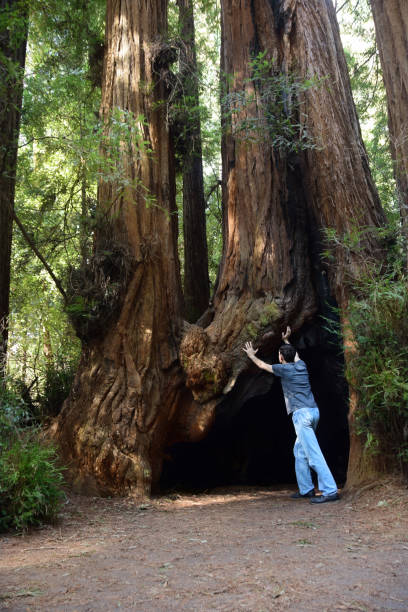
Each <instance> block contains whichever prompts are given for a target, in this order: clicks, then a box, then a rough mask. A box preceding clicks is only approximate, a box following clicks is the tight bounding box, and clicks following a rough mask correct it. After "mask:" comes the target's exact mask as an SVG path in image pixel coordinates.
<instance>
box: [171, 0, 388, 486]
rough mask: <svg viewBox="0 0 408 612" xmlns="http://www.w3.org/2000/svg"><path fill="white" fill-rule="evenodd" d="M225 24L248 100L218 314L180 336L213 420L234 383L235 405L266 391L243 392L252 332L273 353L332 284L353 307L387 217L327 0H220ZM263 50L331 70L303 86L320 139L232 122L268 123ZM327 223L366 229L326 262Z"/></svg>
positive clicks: (229, 202)
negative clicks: (252, 134)
mask: <svg viewBox="0 0 408 612" xmlns="http://www.w3.org/2000/svg"><path fill="white" fill-rule="evenodd" d="M222 24H223V32H224V38H223V65H224V68H225V71H226V73H227V74H228V75H230V76H229V78H227V79H226V81H227V83H228V93H229V94H230V93H231V92H234V91H235V92H240V96H241V98H242V92H243V91H246V92H247V94H248V96H247V99H251V96H252V99H253V103H252V104H250V105H248V106H247V107H246V108H244V109H243V110H242V114H241V116H239V115H238V118H237V115H236V114H235V115H233V121H232V123H231V125H230V130H229V132H228V131H227V134H226V136H225V138H224V146H223V152H224V154H223V173H224V176H223V179H224V183H225V190H224V196H225V201H224V205H225V214H226V224H225V243H224V251H223V256H222V262H221V271H220V277H219V283H218V288H217V292H216V295H215V298H214V318H213V321H212V323H211V324H210V325H209V326H208V327H207V328H206V329H205V330H203V329H199V328H197V327H193V328H192V329H191V330H190V331H189V333H188V334H187V335H186V336H185V337H184V339H183V342H182V345H181V355H182V363H183V365H184V367H185V369H186V373H187V385H188V386H189V388H190V389H191V390H192V393H193V396H194V398H195V400H196V401H197V402H199V403H201V404H202V405H203V406H207V407H208V412H207V414H208V424H209V425H210V424H211V417H212V414H213V410H214V406H215V405H216V404H217V403H219V402H220V400H221V399H222V397H223V395H224V396H225V394H227V393H229V392H230V391H231V390H232V389H233V388H234V387H235V389H234V401H235V402H236V403H237V402H238V403H239V402H240V401H244V399H245V400H247V399H248V397H249V396H250V395H251V394H254V395H256V394H257V393H258V394H259V390H257V388H256V385H252V387H251V391H250V392H248V385H247V377H248V373H247V372H245V370H248V362H247V361H246V359H245V358H244V356H243V353H242V351H241V348H242V345H243V343H244V341H245V340H248V339H252V340H256V342H257V344H258V346H260V348H261V354H262V353H263V354H264V355H268V354H270V353H271V351H272V349H274V348H275V349H276V348H277V346H278V345H279V343H280V331H281V330H282V328H283V327H284V326H285V325H286V324H287V323H289V324H291V325H292V327H293V329H294V330H299V329H300V328H301V327H302V325H303V323H304V322H305V321H308V320H310V319H311V318H312V317H313V315H315V313H316V312H317V311H318V310H321V309H322V303H323V302H324V301H325V300H327V298H328V296H329V295H330V293H331V294H332V295H334V296H335V298H336V300H337V303H338V305H339V306H340V307H341V309H342V311H343V312H346V310H347V302H348V297H349V291H350V283H351V284H352V280H353V279H357V278H358V277H359V275H360V274H361V271H362V267H363V266H364V261H367V260H370V261H371V260H372V259H376V258H378V256H379V254H380V247H379V244H378V242H377V239H376V237H375V236H374V235H373V234H372V233H370V231H369V230H367V228H370V227H378V226H380V225H382V224H383V223H384V221H385V219H384V215H383V212H382V210H381V207H380V203H379V199H378V196H377V193H376V190H375V187H374V184H373V181H372V179H371V176H370V172H369V168H368V162H367V156H366V152H365V149H364V145H363V143H362V140H361V135H360V129H359V124H358V119H357V115H356V111H355V107H354V103H353V99H352V95H351V88H350V83H349V77H348V73H347V67H346V62H345V59H344V55H343V51H342V47H341V42H340V36H339V30H338V26H337V22H336V18H335V13H334V9H333V5H332V2H331V1H330V0H326V1H325V0H307V1H306V0H285V1H281V2H280V1H275V2H273V3H270V2H267V1H266V0H257V1H255V2H250V1H249V0H248V1H245V2H238V1H237V0H224V2H223V3H222ZM259 53H264V54H265V55H264V56H263V57H264V58H266V59H270V60H273V64H272V65H273V70H271V78H273V73H274V71H275V70H276V71H280V72H283V73H286V74H287V75H288V80H289V78H290V75H291V73H296V74H298V75H300V76H301V77H303V78H305V79H306V78H310V77H314V76H317V77H321V78H323V79H324V82H323V84H321V85H320V86H313V87H310V88H307V89H306V90H305V91H303V93H301V94H299V96H300V99H299V104H300V106H299V109H298V121H299V122H300V123H301V128H300V130H303V131H307V132H308V134H309V136H310V137H311V138H312V141H313V142H314V145H315V146H314V147H310V146H309V147H306V148H305V150H303V151H300V152H299V153H298V154H297V155H296V156H295V155H293V154H290V155H288V154H285V153H283V152H282V151H281V152H278V151H277V150H273V149H272V147H271V146H268V143H267V141H263V142H261V143H256V142H255V143H251V142H248V141H247V142H242V141H240V140H239V139H238V138H236V137H234V136H233V133H234V121H237V120H238V121H243V120H244V121H247V123H250V121H252V122H253V121H254V120H259V121H263V122H264V124H265V125H266V126H267V117H266V115H265V109H264V108H262V101H261V91H260V87H261V86H262V85H261V86H260V85H259V82H258V81H257V79H256V78H253V75H252V74H251V70H250V66H249V63H250V61H251V60H252V59H253V58H254V57H255V56H257V54H259ZM288 104H290V100H289V101H288ZM326 229H331V230H335V231H336V233H337V235H338V236H340V238H341V237H342V236H343V235H344V234H346V233H347V232H354V233H355V231H356V230H357V231H358V230H361V235H359V237H358V239H357V243H356V248H355V249H354V250H353V249H352V248H351V249H346V248H343V247H342V246H341V245H340V246H339V247H338V248H337V249H336V250H335V254H334V255H335V262H334V264H333V265H330V266H328V265H326V264H325V263H324V262H323V261H322V250H323V244H324V232H325V230H326ZM263 392H264V391H263ZM240 396H242V397H241V399H240ZM243 398H244V399H243ZM351 422H353V417H351ZM352 436H353V439H355V434H354V433H353V434H352ZM357 442H358V441H357ZM357 446H358V444H357ZM360 451H361V449H358V450H356V449H355V448H354V446H353V453H354V454H353V456H352V458H351V462H350V469H349V477H350V481H353V479H354V474H356V473H357V472H359V469H357V466H359V465H360V460H361V452H360ZM359 473H360V472H359Z"/></svg>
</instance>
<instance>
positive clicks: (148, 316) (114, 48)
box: [55, 0, 181, 495]
mask: <svg viewBox="0 0 408 612" xmlns="http://www.w3.org/2000/svg"><path fill="white" fill-rule="evenodd" d="M165 34H166V1H165V0H156V1H155V2H153V3H150V4H149V5H147V4H146V3H144V2H142V1H139V0H138V1H135V2H132V3H126V2H123V1H122V0H108V3H107V23H106V53H105V65H104V82H103V91H102V106H101V114H102V117H103V118H104V121H105V125H106V132H107V133H106V138H109V117H110V114H111V112H112V110H113V109H115V108H118V109H122V110H124V111H128V112H130V113H131V114H132V116H133V117H134V118H136V121H137V122H138V127H139V130H140V131H141V133H142V136H143V139H144V140H145V141H147V142H148V143H149V145H150V147H151V149H152V153H149V152H148V151H146V150H143V149H142V150H140V148H138V147H137V144H136V143H135V141H134V140H133V141H131V142H130V144H129V143H128V142H126V143H125V142H124V143H123V145H122V149H121V160H122V162H123V165H124V168H125V178H126V179H128V181H129V182H131V183H132V184H133V185H134V186H133V187H131V186H126V187H125V188H124V189H122V188H120V186H118V185H116V184H113V183H107V182H102V183H101V184H100V186H99V195H98V200H99V210H100V213H101V217H102V218H104V220H105V221H104V222H105V224H106V225H105V227H101V228H100V229H99V231H98V235H97V239H96V250H97V249H98V247H99V246H100V245H102V246H103V244H104V241H106V240H109V241H111V243H112V244H114V245H115V244H116V245H121V248H122V249H123V252H124V253H125V254H127V255H125V257H127V258H128V264H127V265H128V268H129V272H128V281H127V283H126V286H125V287H124V288H123V291H122V295H121V301H120V307H119V311H118V315H117V316H116V317H114V318H113V320H107V321H106V324H105V328H104V330H103V332H102V334H101V335H100V336H99V337H96V338H93V339H89V340H88V341H87V342H86V343H85V345H84V348H83V353H82V358H81V363H80V366H79V370H78V373H77V376H76V380H75V383H74V386H73V389H72V392H71V395H70V397H69V398H68V400H67V401H66V403H65V405H64V407H63V410H62V413H61V415H60V417H59V419H58V422H57V424H56V431H55V435H56V438H57V439H58V441H59V443H60V446H61V449H62V452H63V455H64V457H65V459H66V460H69V461H70V462H71V464H72V466H73V474H74V480H75V482H76V484H77V486H78V487H79V488H82V489H83V490H88V491H89V490H91V491H92V490H94V491H105V492H121V493H123V492H126V491H130V490H132V491H133V492H134V493H135V494H137V495H146V494H148V493H149V491H150V486H151V482H152V480H154V479H155V478H157V475H158V474H159V473H160V465H161V448H162V446H163V439H164V438H165V436H166V435H167V429H168V423H169V420H170V419H171V414H170V413H171V410H172V408H173V407H174V406H175V405H176V404H177V403H178V394H179V390H180V383H181V376H180V369H179V366H178V354H177V349H178V343H179V336H180V329H181V317H180V314H181V287H180V281H179V265H178V258H177V251H176V242H177V221H176V220H177V217H176V214H175V197H174V172H173V162H172V150H171V147H170V141H169V134H168V130H167V127H166V121H165V111H164V105H163V100H164V99H165V85H164V82H162V80H161V78H160V71H161V68H162V67H163V65H164V63H165V58H163V56H162V45H161V43H160V40H163V37H164V36H165ZM141 116H143V117H144V119H145V122H143V121H141V120H140V119H139V118H140V117H141Z"/></svg>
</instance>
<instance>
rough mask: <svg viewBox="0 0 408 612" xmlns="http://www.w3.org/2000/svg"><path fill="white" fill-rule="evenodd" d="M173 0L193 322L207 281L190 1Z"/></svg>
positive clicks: (187, 293) (188, 306)
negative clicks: (182, 112) (177, 27)
mask: <svg viewBox="0 0 408 612" xmlns="http://www.w3.org/2000/svg"><path fill="white" fill-rule="evenodd" d="M177 4H178V7H179V23H180V37H181V48H180V75H181V79H182V84H183V85H182V87H183V91H182V100H183V104H184V105H185V124H184V125H183V131H184V134H183V141H184V151H183V155H182V165H183V233H184V302H185V317H186V319H187V321H190V322H191V323H193V322H195V321H197V319H198V318H199V317H200V316H201V315H202V314H203V312H204V311H205V310H206V308H207V307H208V303H209V300H210V281H209V277H208V252H207V234H206V219H205V198H204V179H203V161H202V146H201V123H200V111H199V105H200V100H199V93H198V70H197V57H196V49H195V27H194V13H193V3H192V2H191V0H177Z"/></svg>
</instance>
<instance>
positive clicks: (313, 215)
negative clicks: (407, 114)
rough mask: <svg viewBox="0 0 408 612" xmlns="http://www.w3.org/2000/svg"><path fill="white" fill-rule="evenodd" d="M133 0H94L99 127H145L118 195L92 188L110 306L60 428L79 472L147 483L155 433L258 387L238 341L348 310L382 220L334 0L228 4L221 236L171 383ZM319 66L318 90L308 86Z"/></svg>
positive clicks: (162, 140) (145, 65)
mask: <svg viewBox="0 0 408 612" xmlns="http://www.w3.org/2000/svg"><path fill="white" fill-rule="evenodd" d="M131 7H132V8H129V7H125V6H124V4H123V3H119V2H114V0H108V19H107V45H106V48H107V52H106V56H105V76H104V90H103V102H102V112H103V116H104V118H105V121H106V125H107V128H106V129H107V132H108V130H109V122H108V118H109V115H110V112H111V109H112V108H114V107H119V108H120V109H122V112H123V111H132V113H133V116H134V117H136V118H139V119H138V121H140V116H141V115H143V116H144V117H145V120H146V123H145V124H142V126H141V129H142V131H143V139H142V140H143V142H148V143H149V147H151V150H152V153H151V154H148V153H147V151H146V150H139V151H136V150H135V147H134V144H133V140H132V141H131V143H130V145H127V144H126V143H125V142H124V143H123V144H122V147H121V158H122V160H123V164H124V167H125V168H126V169H128V177H129V181H130V182H131V185H130V186H127V187H126V188H125V189H124V191H123V190H120V191H119V192H118V193H115V190H114V187H115V186H114V184H112V183H102V184H101V185H100V189H99V208H100V213H101V214H102V218H105V219H106V231H107V233H108V237H110V238H112V237H113V239H114V240H113V243H112V241H110V242H109V240H110V239H109V238H108V239H107V238H104V235H103V232H102V231H101V230H99V232H98V235H97V241H96V249H97V250H96V252H95V256H94V257H95V258H94V261H93V266H94V267H93V269H94V270H95V272H96V274H95V276H96V280H97V281H98V282H99V284H100V285H102V286H103V287H104V288H105V289H104V291H105V293H104V295H106V294H108V295H109V293H110V291H111V292H112V293H115V290H114V287H112V286H111V285H110V284H109V282H107V277H108V276H109V278H110V279H111V280H112V279H113V280H114V281H116V282H117V283H119V285H120V288H119V290H117V289H116V295H118V297H119V301H118V303H117V305H116V306H115V305H114V306H115V307H113V306H112V307H110V310H107V311H106V313H105V316H104V317H101V319H102V321H100V323H99V329H98V330H97V331H98V333H97V334H96V332H95V333H94V336H93V337H89V332H88V337H87V338H86V344H85V347H84V350H83V355H82V361H81V365H80V368H79V371H78V374H77V378H76V382H75V384H74V387H73V390H72V394H71V396H70V398H69V400H68V401H67V402H66V404H65V407H64V409H63V412H62V414H61V416H60V418H59V421H58V425H57V437H58V438H59V440H60V443H61V446H62V448H63V450H64V454H65V456H66V457H68V458H71V459H72V460H73V461H74V463H75V464H76V470H77V472H76V473H77V476H78V480H79V481H80V482H85V483H86V482H88V487H89V486H91V485H92V486H94V487H95V488H96V489H105V490H108V491H125V490H127V488H130V489H134V490H135V491H136V492H138V493H143V494H146V493H148V492H149V489H150V485H151V483H152V482H155V481H156V480H157V479H158V477H159V474H160V466H161V460H162V451H163V449H164V446H165V445H166V444H171V443H172V442H175V441H180V440H190V441H196V440H198V439H200V438H201V437H203V436H204V435H205V434H206V432H208V431H209V429H210V427H211V424H212V423H213V420H214V415H215V408H216V407H217V405H219V404H220V403H221V402H223V403H224V404H225V403H226V404H228V402H229V404H230V406H233V407H234V409H237V407H239V406H242V404H243V403H245V401H247V400H248V398H250V397H251V396H256V395H259V394H262V393H265V390H266V389H267V388H268V386H270V385H271V384H272V380H271V377H270V378H269V380H268V381H266V380H265V379H263V380H261V379H259V378H257V380H256V381H254V373H253V371H251V368H250V364H248V361H247V360H246V359H245V358H244V355H243V352H242V345H243V343H244V341H245V340H248V339H252V340H254V341H256V342H257V345H258V346H259V347H260V350H261V353H262V352H263V354H264V355H265V356H267V355H270V354H271V353H272V351H273V350H275V349H276V348H277V346H278V344H279V343H280V332H281V330H282V327H283V326H284V325H286V324H287V323H289V324H291V325H292V327H293V328H294V330H295V331H296V330H302V328H303V325H304V324H305V323H306V322H307V321H310V320H311V319H312V318H313V317H315V316H316V315H317V314H318V313H319V312H322V311H324V308H325V307H326V306H325V302H326V301H327V299H328V298H330V296H332V298H333V299H334V298H335V300H336V301H337V304H338V305H339V306H340V308H341V310H342V312H343V313H344V318H346V313H347V303H348V298H349V291H350V279H354V280H357V279H358V278H359V275H360V274H361V271H362V267H363V266H364V260H367V259H372V258H374V259H376V258H379V255H380V251H381V248H380V244H379V243H378V240H377V238H376V235H375V232H371V231H369V230H368V229H367V228H370V227H374V228H375V227H378V226H381V225H382V224H383V223H384V215H383V212H382V209H381V207H380V204H379V200H378V196H377V194H376V191H375V188H374V185H373V182H372V179H371V176H370V172H369V169H368V163H367V157H366V152H365V149H364V146H363V144H362V141H361V136H360V130H359V125H358V120H357V116H356V112H355V108H354V104H353V100H352V96H351V90H350V83H349V78H348V74H347V67H346V63H345V59H344V55H343V52H342V48H341V43H340V37H339V31H338V27H337V23H336V18H335V13H334V8H333V5H332V2H331V0H310V1H309V2H307V3H305V2H303V1H302V0H285V1H282V2H275V3H273V4H271V3H270V2H269V1H267V0H259V2H257V3H255V4H254V3H250V2H238V0H224V2H223V4H222V27H223V47H222V55H223V57H222V65H223V69H224V73H225V89H226V91H225V96H224V109H225V111H224V118H223V123H224V125H225V128H226V131H225V135H224V142H223V185H224V212H225V214H224V249H223V255H222V261H221V268H220V273H219V280H218V285H217V290H216V294H215V297H214V308H213V309H211V310H209V311H208V312H207V327H206V328H205V329H204V328H203V327H200V326H198V325H189V326H187V328H186V332H185V334H184V337H183V339H182V341H181V345H180V363H181V365H182V367H183V369H184V373H185V378H183V376H182V375H181V370H180V366H179V363H178V360H177V348H178V343H179V341H180V335H181V334H180V331H181V322H180V312H181V304H180V287H179V282H178V274H177V273H178V270H177V262H176V255H175V227H174V223H173V222H172V218H171V214H170V215H169V213H171V212H172V210H174V209H173V206H174V200H173V177H172V167H171V162H170V161H169V159H170V148H169V139H168V134H167V131H166V126H165V121H164V119H165V118H164V116H163V114H162V112H163V104H162V103H161V102H162V100H163V97H164V90H163V84H162V83H161V80H160V66H161V65H163V62H165V61H166V60H165V57H164V58H163V56H162V54H161V52H160V51H161V44H160V42H159V41H158V33H159V32H160V33H161V34H164V33H165V21H164V20H165V5H164V3H163V2H159V1H158V0H157V3H156V4H154V6H153V9H154V10H150V11H149V14H148V13H147V9H146V7H145V5H144V4H143V3H141V2H139V1H138V2H135V3H134V4H132V5H131ZM139 45H140V47H139ZM140 49H143V50H144V52H143V54H142V53H141V52H140ZM165 49H168V47H167V46H165ZM139 77H141V78H139ZM316 78H318V79H321V80H322V81H323V82H322V83H321V84H320V86H317V85H315V86H312V85H313V83H315V81H316ZM158 102H160V104H159V103H158ZM107 137H108V133H107ZM133 138H134V137H133ZM135 181H136V184H135ZM143 194H144V197H143ZM147 196H149V197H148V200H149V203H150V206H149V207H146V202H145V200H146V197H147ZM166 211H167V212H166ZM326 230H333V231H335V232H336V235H338V236H340V242H339V246H338V248H337V249H336V250H335V252H334V263H333V265H328V264H327V263H326V262H325V261H324V259H323V253H322V252H323V249H324V232H325V231H326ZM359 230H362V231H359ZM350 233H352V234H353V236H355V237H356V238H355V242H354V243H353V242H352V243H351V245H350V246H349V248H346V247H344V246H343V244H342V241H341V239H342V237H343V236H344V235H346V234H350ZM349 244H350V242H349ZM112 251H116V253H117V255H115V257H116V260H115V262H114V261H113V258H112ZM109 253H110V254H109ZM106 258H107V259H106ZM118 260H119V261H118ZM121 262H123V263H121ZM113 264H114V265H113ZM115 270H116V272H115ZM123 272H126V278H127V282H126V283H122V284H121V283H120V282H119V279H120V278H122V277H123V276H124V274H123ZM101 278H102V280H103V281H104V282H103V283H101V282H100V281H101ZM109 313H110V317H108V316H107V315H108V314H109ZM86 314H89V316H91V315H92V312H90V313H86ZM103 314H104V313H102V315H103ZM211 318H212V320H211ZM208 319H210V323H209V324H208ZM353 439H356V440H357V438H356V436H355V435H354V434H353ZM359 450H361V449H359V448H358V445H356V446H355V448H354V447H353V455H352V463H351V467H350V471H349V474H350V479H351V480H353V479H357V476H358V475H359V474H361V472H360V467H361V461H360V459H361V453H360V454H359Z"/></svg>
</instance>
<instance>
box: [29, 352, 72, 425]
mask: <svg viewBox="0 0 408 612" xmlns="http://www.w3.org/2000/svg"><path fill="white" fill-rule="evenodd" d="M76 367H77V360H76V359H73V360H69V358H67V356H64V357H59V358H57V359H56V360H55V361H52V362H51V363H48V364H47V366H46V368H45V372H44V383H43V385H42V389H41V395H40V396H39V397H38V399H37V404H38V415H39V420H40V422H41V423H44V422H45V421H46V420H47V419H49V418H50V417H55V416H57V415H58V414H59V412H60V410H61V408H62V404H63V402H64V400H65V399H66V398H67V397H68V395H69V392H70V390H71V386H72V383H73V380H74V376H75V371H76Z"/></svg>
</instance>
